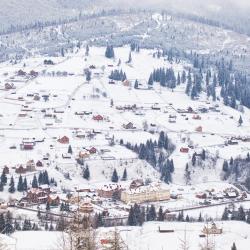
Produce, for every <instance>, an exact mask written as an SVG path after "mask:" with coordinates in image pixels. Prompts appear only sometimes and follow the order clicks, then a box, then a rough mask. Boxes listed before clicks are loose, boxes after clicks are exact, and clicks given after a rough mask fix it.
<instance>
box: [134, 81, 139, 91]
mask: <svg viewBox="0 0 250 250" xmlns="http://www.w3.org/2000/svg"><path fill="white" fill-rule="evenodd" d="M134 88H135V89H138V88H139V82H138V80H137V79H136V80H135V84H134Z"/></svg>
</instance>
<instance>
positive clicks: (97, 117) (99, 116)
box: [93, 115, 104, 122]
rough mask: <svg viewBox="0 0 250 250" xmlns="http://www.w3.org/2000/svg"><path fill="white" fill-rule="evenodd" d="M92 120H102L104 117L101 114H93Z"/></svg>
mask: <svg viewBox="0 0 250 250" xmlns="http://www.w3.org/2000/svg"><path fill="white" fill-rule="evenodd" d="M93 120H94V121H98V122H99V121H103V120H104V118H103V116H101V115H94V116H93Z"/></svg>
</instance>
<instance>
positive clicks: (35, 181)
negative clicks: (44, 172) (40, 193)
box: [31, 175, 38, 188]
mask: <svg viewBox="0 0 250 250" xmlns="http://www.w3.org/2000/svg"><path fill="white" fill-rule="evenodd" d="M31 186H32V188H38V183H37V178H36V175H34V177H33V180H32V184H31Z"/></svg>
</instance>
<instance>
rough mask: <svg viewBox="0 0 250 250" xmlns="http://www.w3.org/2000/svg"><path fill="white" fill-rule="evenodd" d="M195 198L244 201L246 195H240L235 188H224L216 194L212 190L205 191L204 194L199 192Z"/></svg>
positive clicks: (243, 193)
mask: <svg viewBox="0 0 250 250" xmlns="http://www.w3.org/2000/svg"><path fill="white" fill-rule="evenodd" d="M196 198H198V199H203V200H206V199H213V200H223V199H235V198H237V199H239V200H244V199H245V198H247V194H246V193H245V192H242V193H240V192H239V191H238V190H237V189H236V188H233V187H230V188H226V189H224V190H223V191H220V192H216V191H215V190H214V189H211V190H206V191H204V192H199V193H197V194H196Z"/></svg>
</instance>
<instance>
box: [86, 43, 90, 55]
mask: <svg viewBox="0 0 250 250" xmlns="http://www.w3.org/2000/svg"><path fill="white" fill-rule="evenodd" d="M85 56H89V45H88V44H87V45H86V49H85Z"/></svg>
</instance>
